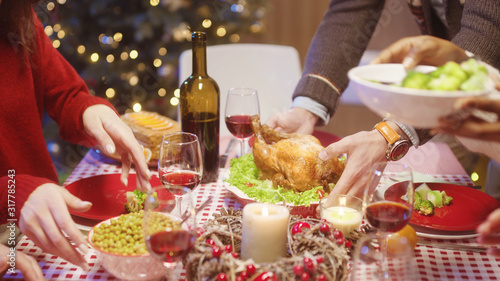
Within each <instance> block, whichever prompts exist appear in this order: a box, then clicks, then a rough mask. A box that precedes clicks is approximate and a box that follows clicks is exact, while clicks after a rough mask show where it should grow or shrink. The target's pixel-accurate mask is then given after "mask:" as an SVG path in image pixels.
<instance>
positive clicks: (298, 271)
mask: <svg viewBox="0 0 500 281" xmlns="http://www.w3.org/2000/svg"><path fill="white" fill-rule="evenodd" d="M293 273H295V275H297V276H300V275H302V273H304V266H303V265H301V264H296V265H294V266H293Z"/></svg>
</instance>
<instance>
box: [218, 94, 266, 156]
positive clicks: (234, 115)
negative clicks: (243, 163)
mask: <svg viewBox="0 0 500 281" xmlns="http://www.w3.org/2000/svg"><path fill="white" fill-rule="evenodd" d="M259 114H260V109H259V97H258V95H257V91H256V90H254V89H251V88H231V89H230V90H229V92H228V95H227V99H226V110H225V121H226V126H227V128H228V130H229V131H230V132H231V134H233V136H235V137H237V138H238V140H239V141H240V144H241V146H240V147H241V149H240V152H241V154H240V156H243V155H244V154H245V153H246V147H248V140H249V139H250V137H251V136H252V135H253V131H252V127H251V125H250V117H251V116H252V115H259Z"/></svg>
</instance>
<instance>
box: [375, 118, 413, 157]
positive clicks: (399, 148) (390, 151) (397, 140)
mask: <svg viewBox="0 0 500 281" xmlns="http://www.w3.org/2000/svg"><path fill="white" fill-rule="evenodd" d="M374 128H375V129H377V131H379V132H380V134H382V136H383V137H384V138H385V140H387V152H386V153H385V157H386V158H387V161H398V160H399V159H401V158H403V156H405V155H406V153H407V152H408V150H410V146H411V144H410V142H409V141H408V140H407V139H405V138H404V137H402V136H400V135H399V134H398V133H397V132H396V131H394V129H392V128H391V126H389V124H387V122H385V121H382V122H379V123H377V125H375V127H374Z"/></svg>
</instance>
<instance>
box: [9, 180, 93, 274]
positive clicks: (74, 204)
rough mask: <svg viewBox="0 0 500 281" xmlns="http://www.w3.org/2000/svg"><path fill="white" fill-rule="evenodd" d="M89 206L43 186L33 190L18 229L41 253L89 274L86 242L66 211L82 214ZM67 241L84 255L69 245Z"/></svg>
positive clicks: (63, 191) (59, 189) (52, 186)
mask: <svg viewBox="0 0 500 281" xmlns="http://www.w3.org/2000/svg"><path fill="white" fill-rule="evenodd" d="M91 206H92V204H91V203H90V202H84V201H82V200H80V199H78V198H77V197H75V196H73V195H72V194H71V193H69V191H67V190H66V189H65V188H63V187H61V186H58V185H56V184H53V183H46V184H43V185H41V186H39V187H38V188H37V189H35V190H34V191H33V192H32V193H31V195H30V196H29V197H28V199H27V200H26V202H25V203H24V206H23V208H22V209H21V215H20V219H19V229H20V230H21V231H22V232H23V233H24V234H25V235H26V236H28V237H29V238H30V239H31V240H33V242H35V244H36V245H37V246H38V247H40V248H41V249H42V250H43V251H46V252H48V253H52V254H54V255H57V256H59V257H61V258H63V259H65V260H67V261H69V262H71V263H73V264H75V265H78V266H80V267H81V268H83V269H84V270H88V269H89V267H88V264H87V261H86V260H85V258H84V256H83V254H85V253H86V252H87V250H88V247H87V246H86V245H87V241H86V239H85V237H83V235H82V233H81V232H80V230H78V228H77V227H76V225H75V223H74V222H73V220H72V219H71V216H70V214H69V211H68V208H70V209H72V210H75V211H78V212H85V211H88V210H89V209H90V207H91ZM66 236H67V237H68V238H66ZM70 240H71V241H72V242H73V243H74V244H76V245H77V246H78V248H79V249H80V251H82V252H83V254H82V253H80V252H79V251H77V250H76V249H75V247H73V245H71V243H70Z"/></svg>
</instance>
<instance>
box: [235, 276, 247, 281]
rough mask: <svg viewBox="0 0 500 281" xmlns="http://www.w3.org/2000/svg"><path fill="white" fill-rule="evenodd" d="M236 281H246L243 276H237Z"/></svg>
mask: <svg viewBox="0 0 500 281" xmlns="http://www.w3.org/2000/svg"><path fill="white" fill-rule="evenodd" d="M236 281H245V279H243V277H241V276H236Z"/></svg>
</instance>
